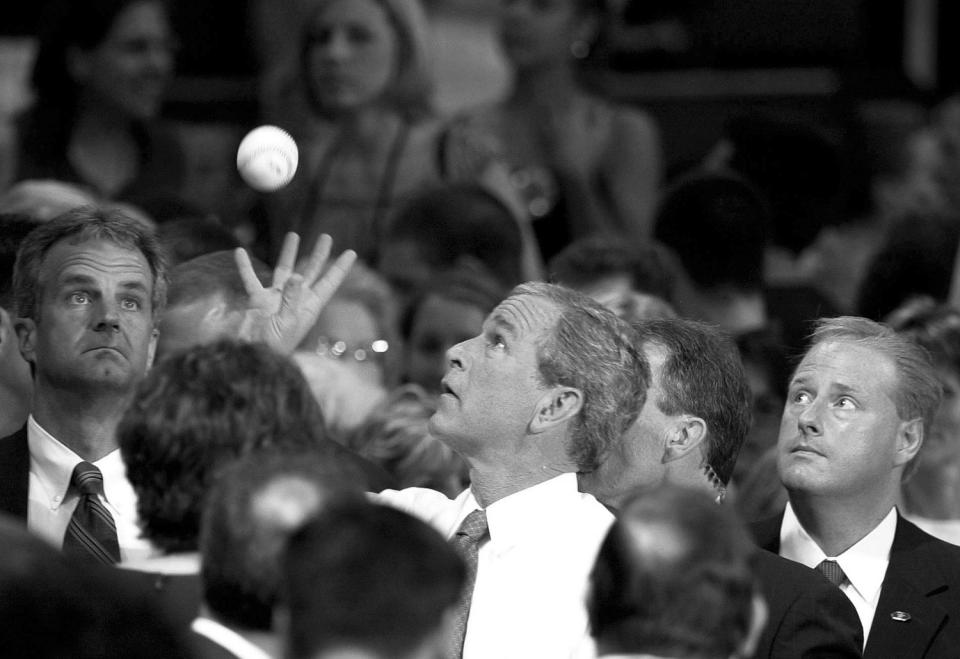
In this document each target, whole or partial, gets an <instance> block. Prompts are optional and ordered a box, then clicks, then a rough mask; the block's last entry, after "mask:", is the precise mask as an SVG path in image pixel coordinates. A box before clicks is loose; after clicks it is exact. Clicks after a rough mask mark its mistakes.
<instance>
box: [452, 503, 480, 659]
mask: <svg viewBox="0 0 960 659" xmlns="http://www.w3.org/2000/svg"><path fill="white" fill-rule="evenodd" d="M488 535H489V529H488V528H487V513H486V512H485V511H483V510H474V511H473V512H472V513H470V514H469V515H467V516H466V517H465V518H464V520H463V522H462V523H461V524H460V528H459V529H457V532H456V533H455V534H454V536H453V537H452V538H450V542H451V543H452V544H453V546H454V547H456V548H457V551H459V552H460V555H461V556H462V557H463V560H464V561H465V562H466V564H467V582H466V584H465V585H464V587H463V594H462V595H461V596H460V601H459V603H458V604H457V610H456V617H455V618H454V621H453V627H452V630H453V631H452V634H451V638H450V649H449V651H448V652H447V655H446V656H447V658H448V659H460V657H462V656H463V640H464V637H465V636H466V633H467V619H468V618H469V617H470V601H471V600H472V599H473V586H474V583H476V580H477V561H478V558H479V552H480V543H481V542H482V541H483V539H484V538H486V537H487V536H488Z"/></svg>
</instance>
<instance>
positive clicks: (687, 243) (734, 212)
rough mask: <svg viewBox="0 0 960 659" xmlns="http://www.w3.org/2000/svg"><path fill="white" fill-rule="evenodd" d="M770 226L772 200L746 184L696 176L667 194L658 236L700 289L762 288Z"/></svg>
mask: <svg viewBox="0 0 960 659" xmlns="http://www.w3.org/2000/svg"><path fill="white" fill-rule="evenodd" d="M769 222H770V217H769V211H768V210H767V205H766V201H765V200H764V199H763V197H762V196H761V195H760V193H759V192H758V191H757V190H756V189H755V188H754V187H753V186H752V185H750V184H749V183H747V181H746V180H744V179H742V178H740V177H738V176H736V175H734V174H732V173H726V172H695V173H693V174H690V175H689V176H686V177H684V178H682V179H681V180H680V181H678V182H677V183H676V184H675V185H673V186H672V187H671V188H670V189H669V190H667V192H666V193H665V194H664V197H663V201H662V202H661V203H660V207H659V209H658V210H657V217H656V228H655V230H654V235H655V236H656V238H657V240H659V241H661V242H662V243H663V244H664V245H666V246H667V247H669V248H671V249H672V250H673V251H674V252H675V253H676V255H677V257H678V258H679V259H680V262H681V263H682V264H683V267H684V269H685V270H686V271H687V273H688V274H689V275H690V277H691V279H693V281H694V282H696V284H697V285H698V286H701V287H703V288H716V287H720V286H724V285H727V286H734V287H736V288H739V289H743V290H757V289H759V288H760V287H761V286H762V284H763V252H764V248H765V247H766V244H767V233H768V226H769Z"/></svg>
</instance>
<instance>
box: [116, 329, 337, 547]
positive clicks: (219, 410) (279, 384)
mask: <svg viewBox="0 0 960 659" xmlns="http://www.w3.org/2000/svg"><path fill="white" fill-rule="evenodd" d="M117 440H118V442H119V444H120V451H121V455H122V456H123V460H124V463H125V464H126V468H127V478H128V479H129V480H130V483H131V484H132V485H133V488H134V490H135V491H136V493H137V508H138V514H139V517H140V520H141V523H142V526H143V533H144V535H145V537H147V538H148V539H149V540H151V542H153V543H154V544H155V545H156V546H158V547H159V548H160V549H162V550H164V551H167V552H175V551H192V550H195V549H196V547H197V536H198V533H199V526H200V508H201V501H202V498H203V496H204V494H205V493H206V491H207V490H208V489H209V487H210V484H211V482H212V480H213V475H214V472H215V470H216V469H217V468H218V467H220V466H222V465H223V464H225V463H226V462H227V461H229V460H230V459H233V458H236V457H239V456H241V455H246V454H248V453H252V452H254V451H258V450H294V449H298V450H305V451H310V450H322V447H323V446H324V445H325V444H324V442H325V441H326V434H325V429H324V419H323V414H322V413H321V411H320V407H319V405H318V404H317V402H316V400H315V399H314V397H313V394H312V393H311V391H310V387H309V385H308V384H307V382H306V380H305V379H304V377H303V375H302V374H301V373H300V370H299V369H298V368H297V367H296V365H294V364H293V363H292V362H291V361H290V360H288V359H286V358H285V357H282V356H280V355H278V354H276V353H274V352H273V351H272V350H270V349H269V348H268V347H267V346H265V345H262V344H250V343H238V342H233V341H218V342H216V343H212V344H208V345H202V346H196V347H194V348H191V349H190V350H188V351H186V352H183V353H178V354H175V355H173V356H171V357H169V358H167V359H165V360H163V361H161V362H160V363H159V364H158V365H157V366H156V367H154V368H153V369H152V370H151V372H150V373H149V374H148V375H147V377H146V379H145V380H144V381H143V382H142V383H141V384H140V386H139V387H138V389H137V391H136V392H135V394H134V397H133V400H132V401H131V403H130V405H129V407H128V408H127V410H126V412H125V413H124V415H123V417H122V419H121V420H120V423H119V425H118V427H117Z"/></svg>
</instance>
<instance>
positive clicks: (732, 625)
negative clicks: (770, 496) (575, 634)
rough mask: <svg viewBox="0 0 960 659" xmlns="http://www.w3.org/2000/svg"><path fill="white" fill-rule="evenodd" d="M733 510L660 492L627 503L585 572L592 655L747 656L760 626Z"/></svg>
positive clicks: (762, 607) (688, 493) (685, 494)
mask: <svg viewBox="0 0 960 659" xmlns="http://www.w3.org/2000/svg"><path fill="white" fill-rule="evenodd" d="M753 554H754V548H753V546H752V544H751V542H750V540H749V538H748V536H747V534H746V532H745V531H744V529H743V526H742V524H741V523H740V521H739V520H738V519H737V517H736V515H735V514H734V513H733V511H731V510H729V509H727V508H726V507H723V506H716V505H714V503H713V502H712V501H711V500H710V497H709V496H707V495H706V494H704V493H702V492H700V491H697V490H694V489H686V488H681V487H678V486H669V485H668V486H665V487H661V488H658V489H656V490H653V491H649V492H644V493H642V494H638V495H635V496H634V497H632V498H630V499H628V500H627V501H626V502H625V504H624V506H623V508H621V510H620V515H619V517H618V519H617V521H616V522H615V523H614V525H613V526H612V527H611V528H610V531H609V532H608V533H607V537H606V538H605V539H604V541H603V544H602V545H601V546H600V553H599V555H598V556H597V562H596V564H595V565H594V567H593V572H592V573H591V574H590V585H591V588H590V595H589V597H588V599H587V609H588V610H589V611H590V630H591V634H592V635H593V637H594V639H595V640H596V642H597V651H598V652H597V654H598V655H599V656H600V657H623V656H628V655H629V656H641V655H642V656H656V657H671V658H675V659H704V658H706V657H711V658H716V659H727V658H729V657H750V656H752V655H753V653H754V650H755V648H756V645H757V640H758V638H759V636H760V632H761V631H762V630H763V628H764V625H765V624H766V621H767V607H766V604H765V603H764V601H763V597H762V596H761V594H760V590H759V587H758V586H757V583H756V579H755V577H754V575H753V571H752V569H751V558H752V556H753Z"/></svg>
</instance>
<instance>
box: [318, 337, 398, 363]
mask: <svg viewBox="0 0 960 659" xmlns="http://www.w3.org/2000/svg"><path fill="white" fill-rule="evenodd" d="M389 349H390V344H389V343H387V341H385V340H384V339H376V340H374V341H371V342H370V343H365V344H363V345H359V346H352V345H350V344H348V343H347V342H346V341H341V340H339V339H332V338H330V337H328V336H321V337H320V338H319V339H317V348H316V353H317V354H318V355H323V356H327V357H332V358H333V359H353V360H354V361H358V362H365V361H369V360H374V359H382V358H383V356H384V354H385V353H386V352H387V351H388V350H389Z"/></svg>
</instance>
